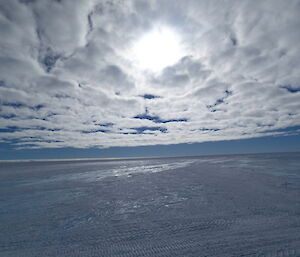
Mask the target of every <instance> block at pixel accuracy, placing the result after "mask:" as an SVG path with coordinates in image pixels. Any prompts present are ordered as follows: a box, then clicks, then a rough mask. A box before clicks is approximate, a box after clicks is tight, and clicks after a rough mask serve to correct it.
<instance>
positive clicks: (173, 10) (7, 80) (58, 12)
mask: <svg viewBox="0 0 300 257" xmlns="http://www.w3.org/2000/svg"><path fill="white" fill-rule="evenodd" d="M299 13H300V1H299V0H290V1H284V0H265V1H253V0H248V1H233V0H232V1H230V0H227V1H214V0H212V1H211V0H210V1H204V0H202V1H198V0H194V1H192V0H187V1H171V0H168V1H164V0H157V1H154V0H152V1H149V0H145V1H143V0H136V1H133V0H132V1H129V0H128V1H121V0H115V1H114V0H112V1H109V0H107V1H97V0H90V1H79V0H78V1H74V0H62V1H47V0H38V1H34V0H32V1H29V0H27V1H25V0H23V1H21V0H20V1H16V0H10V1H2V2H1V3H0V23H1V27H0V31H1V38H0V50H1V52H0V103H1V109H0V132H1V134H0V140H1V142H6V143H12V144H14V145H15V146H16V147H18V148H41V147H78V148H87V147H111V146H138V145H154V144H174V143H192V142H204V141H216V140H230V139H241V138H251V137H260V136H266V135H284V134H288V133H299V131H297V130H284V129H285V128H287V127H296V126H299V125H300V113H299V110H300V72H299V70H300V47H299V42H300V33H299V27H300V18H299ZM158 24H163V26H167V27H170V28H172V29H173V30H174V31H176V32H177V33H178V34H179V35H180V37H181V44H182V46H183V48H184V55H183V56H181V58H180V59H179V60H178V61H177V62H176V63H174V64H172V65H170V66H167V67H165V68H164V69H163V70H161V71H159V72H151V71H144V70H139V69H137V67H136V65H135V64H134V61H133V59H132V56H131V55H130V51H129V50H130V49H131V47H132V45H134V43H135V42H136V41H137V40H139V38H141V37H142V36H143V35H144V34H145V33H147V31H151V29H153V27H155V26H157V25H158Z"/></svg>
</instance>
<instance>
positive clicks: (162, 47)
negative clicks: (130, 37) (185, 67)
mask: <svg viewBox="0 0 300 257" xmlns="http://www.w3.org/2000/svg"><path fill="white" fill-rule="evenodd" d="M183 55H184V54H183V50H182V46H181V43H180V39H179V36H178V35H177V34H176V33H175V32H174V31H173V30H172V29H170V28H167V27H159V28H156V29H154V30H152V31H151V32H149V33H148V34H145V35H144V36H143V37H142V38H141V39H140V40H138V41H137V42H136V43H135V44H134V46H133V58H134V61H135V63H136V65H137V66H138V67H139V68H141V69H143V70H151V71H154V72H157V71H160V70H162V69H163V68H165V67H167V66H170V65H172V64H175V63H176V62H177V61H178V60H179V59H180V58H181V57H183Z"/></svg>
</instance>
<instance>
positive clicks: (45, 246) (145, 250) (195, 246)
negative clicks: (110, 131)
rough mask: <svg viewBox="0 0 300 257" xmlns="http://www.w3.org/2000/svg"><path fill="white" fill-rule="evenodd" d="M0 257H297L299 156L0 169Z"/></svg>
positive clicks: (23, 164) (42, 164)
mask: <svg viewBox="0 0 300 257" xmlns="http://www.w3.org/2000/svg"><path fill="white" fill-rule="evenodd" d="M0 256H1V257H2V256H3V257H10V256H16V257H27V256H30V257H32V256H38V257H42V256H51V257H53V256H67V257H73V256H95V257H96V256H97V257H99V256H100V257H102V256H103V257H110V256H114V257H115V256H116V257H117V256H137V257H142V256H153V257H155V256H170V257H173V256H180V257H184V256H195V257H201V256H208V257H212V256H216V257H226V256H230V257H231V256H246V257H250V256H256V257H262V256H265V257H271V256H276V257H277V256H293V257H296V256H300V154H299V153H298V154H297V153H294V154H260V155H236V156H212V157H197V158H165V159H139V160H114V161H64V162H18V163H4V162H2V163H0Z"/></svg>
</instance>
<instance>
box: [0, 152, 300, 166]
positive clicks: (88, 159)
mask: <svg viewBox="0 0 300 257" xmlns="http://www.w3.org/2000/svg"><path fill="white" fill-rule="evenodd" d="M280 153H282V154H285V153H300V151H288V152H281V151H279V152H276V151H275V152H255V153H254V152H249V153H228V154H225V153H224V154H200V155H182V156H181V155H178V156H141V157H138V156H135V157H129V156H128V157H126V156H124V157H103V158H102V157H99V158H88V157H86V158H84V157H83V158H49V159H42V158H41V159H38V158H36V159H15V160H13V159H12V160H1V159H0V163H1V162H3V163H5V162H68V161H119V160H140V159H163V158H196V157H209V156H231V155H256V154H280Z"/></svg>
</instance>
